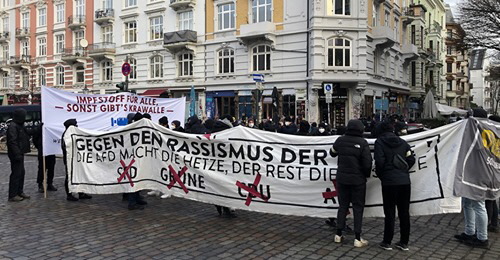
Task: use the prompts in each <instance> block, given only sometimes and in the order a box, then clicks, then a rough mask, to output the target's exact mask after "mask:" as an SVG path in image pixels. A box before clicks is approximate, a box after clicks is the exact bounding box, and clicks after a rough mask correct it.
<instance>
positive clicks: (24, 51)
mask: <svg viewBox="0 0 500 260" xmlns="http://www.w3.org/2000/svg"><path fill="white" fill-rule="evenodd" d="M21 55H23V56H28V55H30V42H29V41H28V40H25V41H22V42H21Z"/></svg>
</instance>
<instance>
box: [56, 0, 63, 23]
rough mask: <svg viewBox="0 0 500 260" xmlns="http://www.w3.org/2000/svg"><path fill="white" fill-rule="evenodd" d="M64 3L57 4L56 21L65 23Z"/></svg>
mask: <svg viewBox="0 0 500 260" xmlns="http://www.w3.org/2000/svg"><path fill="white" fill-rule="evenodd" d="M64 16H65V15H64V4H58V5H56V23H64Z"/></svg>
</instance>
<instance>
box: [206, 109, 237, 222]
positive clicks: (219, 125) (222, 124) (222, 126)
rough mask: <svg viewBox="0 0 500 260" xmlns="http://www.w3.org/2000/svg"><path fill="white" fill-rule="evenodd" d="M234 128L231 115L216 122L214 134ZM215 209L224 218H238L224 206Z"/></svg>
mask: <svg viewBox="0 0 500 260" xmlns="http://www.w3.org/2000/svg"><path fill="white" fill-rule="evenodd" d="M232 127H233V117H232V116H231V115H225V116H223V117H222V118H221V119H219V120H217V122H215V125H214V128H213V130H212V133H217V132H220V131H224V130H226V129H230V128H232ZM215 207H216V208H217V212H218V213H219V216H223V217H227V218H234V217H236V214H234V211H232V210H231V209H230V208H228V207H223V206H219V205H215Z"/></svg>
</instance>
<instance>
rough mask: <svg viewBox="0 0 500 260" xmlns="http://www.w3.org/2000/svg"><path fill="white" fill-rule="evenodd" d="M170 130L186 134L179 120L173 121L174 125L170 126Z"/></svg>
mask: <svg viewBox="0 0 500 260" xmlns="http://www.w3.org/2000/svg"><path fill="white" fill-rule="evenodd" d="M170 129H172V130H174V131H176V132H182V133H184V132H185V131H184V128H183V127H182V126H181V122H179V120H174V121H172V124H171V125H170Z"/></svg>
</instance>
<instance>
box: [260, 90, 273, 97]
mask: <svg viewBox="0 0 500 260" xmlns="http://www.w3.org/2000/svg"><path fill="white" fill-rule="evenodd" d="M272 94H273V90H272V89H264V91H263V92H262V96H270V95H272Z"/></svg>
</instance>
